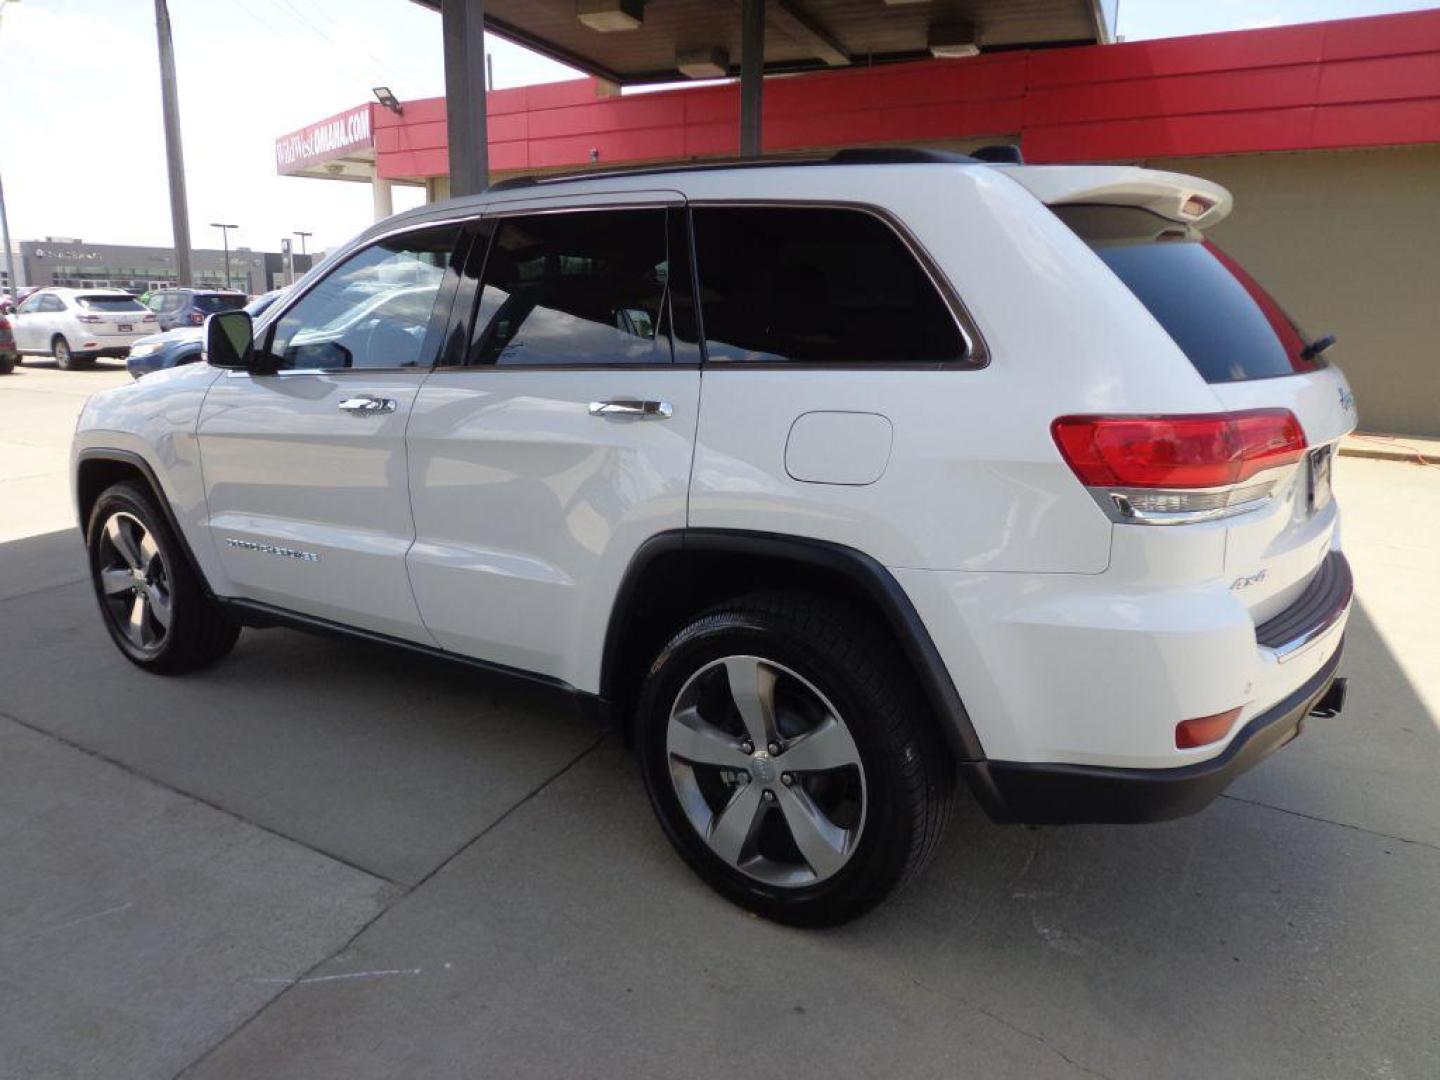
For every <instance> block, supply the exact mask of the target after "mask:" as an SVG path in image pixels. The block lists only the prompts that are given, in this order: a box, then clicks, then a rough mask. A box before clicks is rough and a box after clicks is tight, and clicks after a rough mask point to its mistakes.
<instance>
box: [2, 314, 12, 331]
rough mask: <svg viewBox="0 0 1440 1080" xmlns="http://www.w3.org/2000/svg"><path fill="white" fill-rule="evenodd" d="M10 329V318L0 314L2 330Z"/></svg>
mask: <svg viewBox="0 0 1440 1080" xmlns="http://www.w3.org/2000/svg"><path fill="white" fill-rule="evenodd" d="M9 329H10V320H9V319H7V318H6V317H5V316H4V315H0V330H9Z"/></svg>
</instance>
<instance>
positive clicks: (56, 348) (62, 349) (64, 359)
mask: <svg viewBox="0 0 1440 1080" xmlns="http://www.w3.org/2000/svg"><path fill="white" fill-rule="evenodd" d="M50 355H51V356H53V357H54V358H55V366H56V367H58V368H59V369H60V370H61V371H77V370H79V369H80V368H87V367H89V366H90V365H91V361H90V360H89V359H85V358H82V357H79V356H76V355H75V354H74V353H73V352H71V351H70V342H68V341H66V340H65V335H64V334H56V335H55V339H54V340H53V341H51V342H50Z"/></svg>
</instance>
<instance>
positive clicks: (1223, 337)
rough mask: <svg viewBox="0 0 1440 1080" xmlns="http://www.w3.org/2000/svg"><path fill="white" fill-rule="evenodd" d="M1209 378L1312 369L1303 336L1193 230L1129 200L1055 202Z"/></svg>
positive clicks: (1319, 363)
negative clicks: (1089, 203) (1116, 202)
mask: <svg viewBox="0 0 1440 1080" xmlns="http://www.w3.org/2000/svg"><path fill="white" fill-rule="evenodd" d="M1053 209H1054V211H1055V214H1056V216H1058V217H1059V218H1060V220H1061V221H1063V222H1065V224H1067V225H1069V226H1070V228H1071V229H1073V230H1074V231H1075V232H1076V233H1077V234H1078V235H1079V236H1080V238H1081V239H1082V240H1084V241H1085V242H1086V243H1087V244H1089V245H1090V247H1091V248H1092V249H1094V251H1095V253H1096V254H1097V255H1099V256H1100V258H1101V259H1103V260H1104V261H1105V265H1106V266H1108V267H1109V268H1110V269H1111V270H1113V271H1114V272H1115V276H1116V277H1118V278H1119V279H1120V280H1121V281H1123V282H1124V283H1125V285H1126V286H1127V287H1128V288H1129V289H1130V291H1131V292H1132V293H1134V294H1135V296H1136V298H1137V299H1139V301H1140V302H1141V303H1142V304H1144V305H1145V307H1146V308H1147V309H1148V310H1149V312H1150V314H1151V315H1153V316H1154V317H1155V320H1156V322H1158V323H1159V324H1160V325H1161V326H1163V327H1164V328H1165V331H1166V333H1168V334H1169V335H1170V337H1171V338H1172V339H1173V340H1174V341H1175V344H1176V345H1178V346H1180V348H1181V350H1182V351H1183V352H1184V353H1185V355H1186V356H1187V357H1189V359H1190V363H1191V364H1193V365H1194V366H1195V370H1196V371H1198V372H1199V373H1200V375H1201V377H1202V378H1203V379H1204V380H1205V381H1206V382H1209V383H1227V382H1245V381H1247V380H1249V379H1271V378H1275V377H1277V376H1281V375H1294V374H1296V373H1297V372H1304V371H1313V370H1315V369H1316V368H1319V367H1323V366H1324V365H1325V361H1324V360H1322V359H1321V358H1319V357H1313V358H1311V357H1307V356H1306V355H1305V345H1306V339H1305V338H1304V336H1303V335H1302V334H1301V333H1300V331H1299V330H1298V329H1297V328H1296V326H1295V324H1294V323H1293V322H1292V321H1291V319H1290V317H1289V316H1288V315H1286V314H1285V312H1284V310H1282V309H1281V307H1280V305H1279V304H1277V303H1276V302H1275V300H1274V299H1273V298H1272V297H1271V296H1270V294H1269V293H1267V292H1266V291H1265V290H1264V288H1262V287H1261V285H1260V283H1259V282H1258V281H1256V280H1255V279H1254V278H1253V277H1251V276H1250V275H1249V274H1248V273H1246V271H1245V269H1244V268H1243V267H1241V266H1240V264H1239V263H1237V262H1236V261H1235V260H1234V259H1232V258H1231V257H1230V256H1228V255H1226V254H1225V252H1223V251H1221V250H1220V249H1219V248H1218V247H1216V246H1215V244H1213V243H1212V242H1210V241H1209V240H1206V239H1205V238H1204V236H1203V235H1202V234H1201V233H1200V232H1199V230H1197V229H1193V228H1190V227H1189V226H1186V225H1181V224H1179V223H1177V222H1173V221H1169V220H1167V219H1166V218H1162V217H1160V216H1159V215H1157V214H1152V213H1150V211H1148V210H1141V209H1139V208H1137V207H1131V206H1057V207H1054V208H1053Z"/></svg>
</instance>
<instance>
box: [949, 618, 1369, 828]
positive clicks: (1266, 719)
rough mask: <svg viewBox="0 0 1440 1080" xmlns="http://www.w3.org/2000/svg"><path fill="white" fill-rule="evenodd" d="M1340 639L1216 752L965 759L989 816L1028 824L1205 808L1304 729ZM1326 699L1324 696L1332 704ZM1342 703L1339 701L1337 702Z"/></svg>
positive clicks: (1169, 814) (1134, 819)
mask: <svg viewBox="0 0 1440 1080" xmlns="http://www.w3.org/2000/svg"><path fill="white" fill-rule="evenodd" d="M1341 651H1342V647H1341V646H1338V645H1337V647H1336V649H1335V652H1334V653H1333V654H1332V655H1331V656H1330V658H1329V659H1328V660H1326V661H1325V663H1324V664H1323V665H1321V667H1320V669H1319V670H1318V671H1317V672H1316V673H1315V674H1314V675H1312V676H1311V677H1310V678H1309V679H1307V680H1306V681H1305V683H1304V684H1303V685H1301V686H1300V687H1299V688H1298V689H1297V690H1295V691H1294V692H1293V693H1291V694H1290V695H1289V696H1287V697H1286V698H1285V699H1284V700H1282V701H1280V702H1279V703H1278V704H1276V705H1274V706H1272V707H1271V708H1269V709H1267V710H1266V711H1264V712H1263V713H1260V714H1259V715H1257V716H1255V717H1253V718H1252V719H1251V720H1250V721H1249V723H1247V724H1246V725H1245V726H1244V727H1243V728H1242V729H1241V730H1240V731H1239V732H1238V733H1237V734H1236V735H1235V736H1234V737H1233V738H1232V739H1231V740H1230V744H1229V745H1228V746H1227V747H1226V748H1225V750H1224V751H1223V752H1222V753H1221V754H1219V755H1218V756H1217V757H1213V758H1210V759H1208V760H1206V761H1202V762H1198V763H1196V764H1194V765H1186V766H1181V767H1179V768H1173V769H1120V768H1108V767H1104V766H1096V765H1058V764H1057V765H1050V764H1042V763H1033V762H1018V761H975V762H965V763H963V764H962V765H961V768H962V770H964V772H965V774H966V778H967V779H968V780H969V781H970V784H971V787H972V789H973V790H975V791H976V792H977V793H982V801H983V802H984V803H985V804H986V809H987V810H988V811H989V812H990V815H991V817H993V818H995V819H996V820H999V821H1012V822H1020V823H1024V824H1029V825H1067V824H1071V825H1073V824H1082V823H1096V824H1098V823H1111V824H1134V823H1140V822H1147V821H1165V820H1167V819H1169V818H1177V817H1184V816H1185V815H1187V814H1193V813H1195V812H1196V811H1197V810H1200V809H1203V808H1204V807H1205V806H1207V805H1208V804H1209V803H1211V802H1212V801H1214V799H1215V798H1216V797H1217V796H1219V795H1220V793H1221V792H1222V791H1224V790H1225V788H1226V787H1228V786H1229V785H1230V784H1231V782H1232V781H1234V779H1235V778H1236V777H1237V776H1239V775H1240V774H1241V773H1243V772H1245V771H1246V770H1247V769H1250V768H1252V767H1253V766H1254V765H1256V764H1257V763H1258V762H1260V761H1261V760H1262V759H1264V758H1266V757H1268V756H1269V755H1270V754H1272V753H1274V752H1275V751H1276V750H1278V749H1280V747H1282V746H1284V745H1285V744H1286V743H1288V742H1289V741H1290V740H1291V739H1293V738H1294V737H1295V736H1296V735H1298V734H1300V731H1301V729H1302V728H1303V726H1304V722H1305V718H1306V717H1307V716H1309V715H1310V713H1311V711H1312V710H1314V709H1315V708H1316V707H1317V705H1318V704H1320V703H1321V701H1322V699H1324V698H1325V696H1326V694H1327V693H1328V692H1329V690H1330V688H1331V685H1332V684H1333V683H1334V682H1335V670H1336V668H1337V667H1338V666H1339V664H1340V653H1341ZM1332 703H1333V699H1332V702H1327V704H1332ZM1334 707H1335V708H1337V709H1338V703H1335V705H1334Z"/></svg>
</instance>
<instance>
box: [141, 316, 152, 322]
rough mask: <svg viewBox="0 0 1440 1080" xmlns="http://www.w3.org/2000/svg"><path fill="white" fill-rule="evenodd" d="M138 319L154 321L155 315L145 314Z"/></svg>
mask: <svg viewBox="0 0 1440 1080" xmlns="http://www.w3.org/2000/svg"><path fill="white" fill-rule="evenodd" d="M140 321H141V322H142V323H147V322H154V321H155V316H154V315H145V316H143V317H141V319H140Z"/></svg>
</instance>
